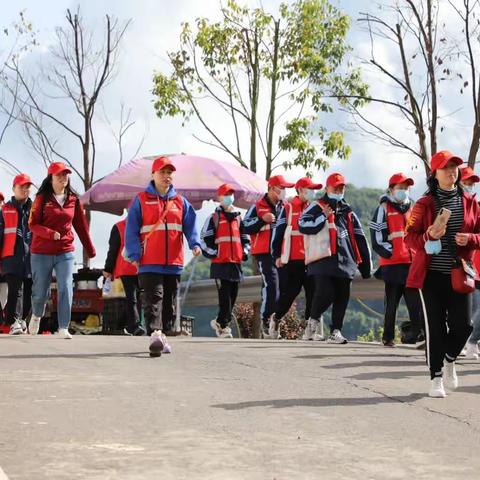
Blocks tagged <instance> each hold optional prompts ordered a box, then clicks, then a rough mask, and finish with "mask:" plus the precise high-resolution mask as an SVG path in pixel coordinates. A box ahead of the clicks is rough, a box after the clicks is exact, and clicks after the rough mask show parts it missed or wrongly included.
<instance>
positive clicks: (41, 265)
mask: <svg viewBox="0 0 480 480" xmlns="http://www.w3.org/2000/svg"><path fill="white" fill-rule="evenodd" d="M73 259H74V255H73V253H72V252H69V253H62V254H61V255H43V254H38V253H32V258H31V262H32V280H33V286H32V312H33V314H34V315H35V316H37V317H43V315H44V313H45V304H46V303H47V300H48V297H49V296H50V282H51V281H52V272H53V270H55V276H56V278H57V295H58V300H57V312H58V328H68V325H69V323H70V318H71V316H72V300H73Z"/></svg>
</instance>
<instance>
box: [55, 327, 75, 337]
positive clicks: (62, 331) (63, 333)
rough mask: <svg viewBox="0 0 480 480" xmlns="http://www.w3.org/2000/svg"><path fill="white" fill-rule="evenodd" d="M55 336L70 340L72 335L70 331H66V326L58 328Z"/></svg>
mask: <svg viewBox="0 0 480 480" xmlns="http://www.w3.org/2000/svg"><path fill="white" fill-rule="evenodd" d="M57 337H58V338H63V339H65V340H71V339H72V336H71V335H70V332H69V331H68V328H59V329H58V332H57Z"/></svg>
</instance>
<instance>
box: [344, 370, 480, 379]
mask: <svg viewBox="0 0 480 480" xmlns="http://www.w3.org/2000/svg"><path fill="white" fill-rule="evenodd" d="M479 373H480V371H479V370H460V369H457V375H458V376H459V377H464V376H467V375H478V374H479ZM427 376H428V370H427V369H426V368H425V371H418V370H417V371H413V370H397V371H394V372H392V371H389V372H365V373H358V374H357V375H352V376H349V377H346V378H350V379H352V380H376V379H378V378H386V379H392V380H396V379H401V378H407V377H425V378H426V377H427Z"/></svg>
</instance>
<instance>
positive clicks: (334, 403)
mask: <svg viewBox="0 0 480 480" xmlns="http://www.w3.org/2000/svg"><path fill="white" fill-rule="evenodd" d="M424 397H425V393H411V394H410V395H399V396H395V397H386V396H378V397H355V398H285V399H279V400H258V401H251V402H239V403H222V404H218V405H212V407H213V408H221V409H224V410H243V409H246V408H256V407H270V408H291V407H363V406H365V405H379V404H385V403H410V402H416V401H417V400H420V399H421V398H424Z"/></svg>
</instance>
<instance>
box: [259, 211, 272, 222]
mask: <svg viewBox="0 0 480 480" xmlns="http://www.w3.org/2000/svg"><path fill="white" fill-rule="evenodd" d="M262 220H263V221H264V222H265V223H273V222H274V221H275V215H274V214H273V213H271V212H268V213H266V214H265V215H264V216H263V217H262Z"/></svg>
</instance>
